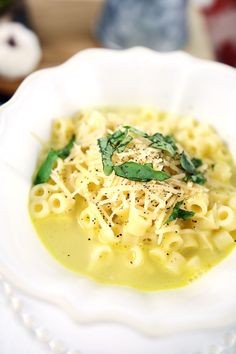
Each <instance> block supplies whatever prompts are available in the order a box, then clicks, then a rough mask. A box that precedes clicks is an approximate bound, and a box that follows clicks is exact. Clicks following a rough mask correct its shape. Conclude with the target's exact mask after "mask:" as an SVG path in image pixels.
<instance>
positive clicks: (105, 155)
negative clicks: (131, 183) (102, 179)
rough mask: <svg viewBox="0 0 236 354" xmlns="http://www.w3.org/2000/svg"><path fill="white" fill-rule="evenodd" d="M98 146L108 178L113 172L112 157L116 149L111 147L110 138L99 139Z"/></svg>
mask: <svg viewBox="0 0 236 354" xmlns="http://www.w3.org/2000/svg"><path fill="white" fill-rule="evenodd" d="M98 146H99V149H100V152H101V155H102V165H103V171H104V173H105V175H106V176H109V175H110V174H111V173H112V170H113V163H112V155H113V153H114V151H115V148H114V147H113V146H112V145H111V143H110V140H109V137H108V138H107V137H104V138H100V139H98Z"/></svg>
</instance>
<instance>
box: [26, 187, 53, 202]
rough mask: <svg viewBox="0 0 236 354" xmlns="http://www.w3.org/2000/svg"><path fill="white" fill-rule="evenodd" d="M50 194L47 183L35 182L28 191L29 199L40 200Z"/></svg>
mask: <svg viewBox="0 0 236 354" xmlns="http://www.w3.org/2000/svg"><path fill="white" fill-rule="evenodd" d="M49 194H50V186H49V185H48V184H47V183H42V184H37V185H36V186H33V187H32V189H31V191H30V200H32V201H40V200H46V199H48V197H49Z"/></svg>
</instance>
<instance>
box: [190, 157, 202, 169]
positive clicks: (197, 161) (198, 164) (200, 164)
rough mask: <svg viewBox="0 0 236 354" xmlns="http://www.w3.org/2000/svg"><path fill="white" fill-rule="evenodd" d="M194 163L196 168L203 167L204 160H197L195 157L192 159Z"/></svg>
mask: <svg viewBox="0 0 236 354" xmlns="http://www.w3.org/2000/svg"><path fill="white" fill-rule="evenodd" d="M192 163H193V165H194V167H195V168H198V167H201V166H202V165H203V162H202V160H200V159H196V158H195V157H194V158H193V159H192Z"/></svg>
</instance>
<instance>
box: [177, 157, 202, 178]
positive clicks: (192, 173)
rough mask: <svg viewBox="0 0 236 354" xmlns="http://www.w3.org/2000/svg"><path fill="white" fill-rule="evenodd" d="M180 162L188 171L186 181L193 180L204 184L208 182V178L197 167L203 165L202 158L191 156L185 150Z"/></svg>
mask: <svg viewBox="0 0 236 354" xmlns="http://www.w3.org/2000/svg"><path fill="white" fill-rule="evenodd" d="M180 164H181V166H182V168H183V169H184V170H185V171H186V172H187V173H186V177H185V179H184V180H185V181H192V182H194V183H196V184H200V185H203V184H204V183H205V182H206V178H205V177H204V175H203V173H202V172H200V171H197V168H198V167H200V166H202V164H203V163H202V160H200V159H196V158H193V159H192V160H190V158H189V157H188V156H187V155H186V154H185V153H184V152H183V153H182V154H181V157H180Z"/></svg>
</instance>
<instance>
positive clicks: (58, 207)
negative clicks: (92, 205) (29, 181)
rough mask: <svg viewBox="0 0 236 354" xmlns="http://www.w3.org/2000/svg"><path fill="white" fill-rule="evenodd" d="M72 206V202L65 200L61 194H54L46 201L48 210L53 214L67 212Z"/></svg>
mask: <svg viewBox="0 0 236 354" xmlns="http://www.w3.org/2000/svg"><path fill="white" fill-rule="evenodd" d="M73 204H74V200H73V199H69V198H67V197H66V196H65V195H64V194H63V193H54V194H52V195H51V196H50V197H49V199H48V205H49V208H50V210H51V212H52V213H55V214H61V213H63V212H67V211H68V210H69V209H70V208H71V207H72V206H73Z"/></svg>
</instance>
